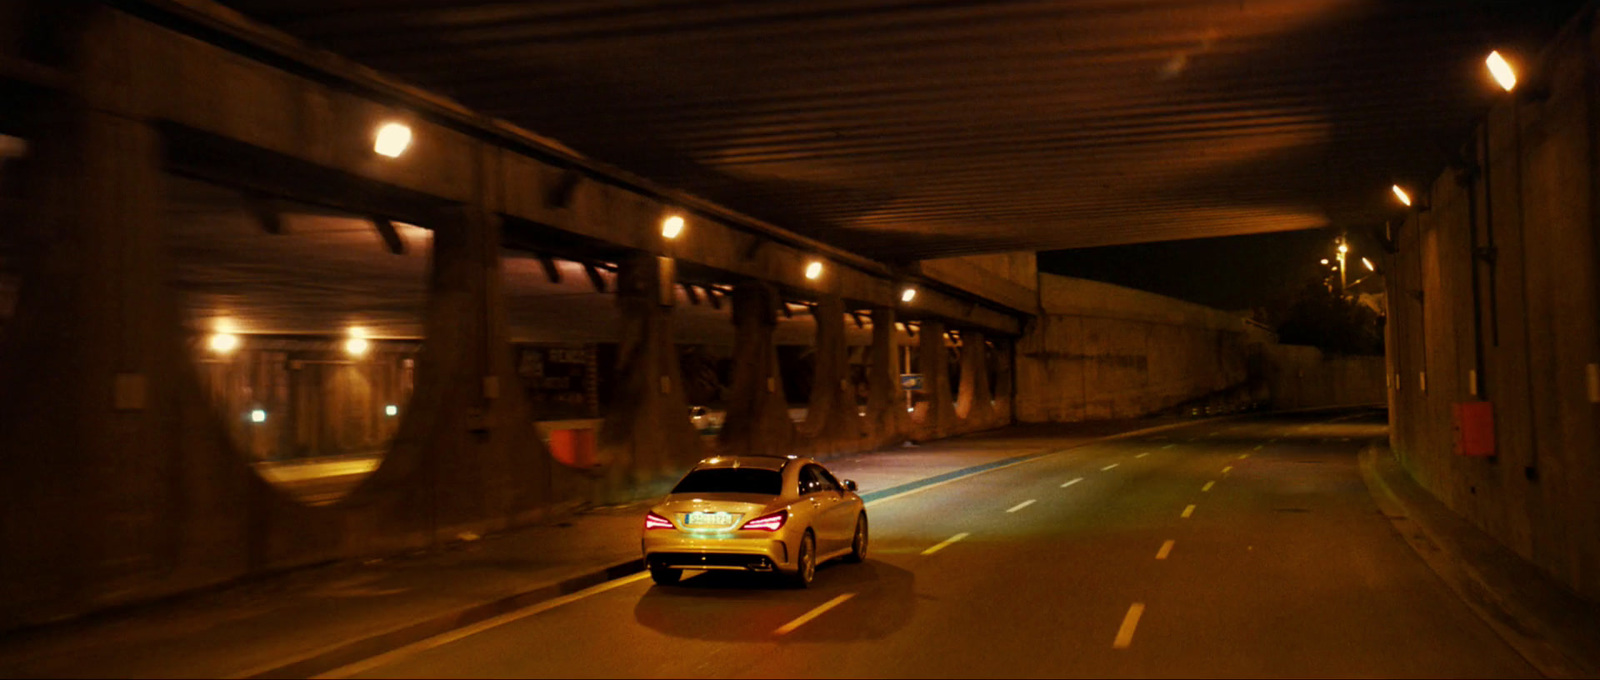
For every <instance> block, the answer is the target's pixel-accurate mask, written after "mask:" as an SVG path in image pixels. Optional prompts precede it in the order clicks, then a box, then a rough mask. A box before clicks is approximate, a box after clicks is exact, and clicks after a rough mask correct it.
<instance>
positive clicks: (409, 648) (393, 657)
mask: <svg viewBox="0 0 1600 680" xmlns="http://www.w3.org/2000/svg"><path fill="white" fill-rule="evenodd" d="M647 578H650V572H648V571H642V572H639V573H637V574H634V575H632V576H624V577H622V578H619V579H615V580H612V581H606V582H605V583H601V584H599V585H594V586H589V587H588V588H584V589H583V590H580V591H578V592H576V593H572V594H570V595H562V596H561V597H558V598H555V599H551V600H545V601H544V602H540V603H539V604H536V605H533V606H532V607H528V608H526V609H519V610H517V611H514V612H508V613H505V614H501V615H499V616H496V617H494V618H491V619H484V620H483V621H479V622H477V623H474V624H472V625H470V626H467V627H465V628H458V629H456V630H453V631H450V632H448V633H443V634H440V635H435V636H433V637H431V638H428V639H426V640H418V641H416V642H413V643H411V644H409V645H406V646H404V647H400V648H399V649H393V650H390V651H387V652H384V653H382V654H379V655H377V656H374V657H370V658H366V659H362V660H361V661H357V662H355V663H353V664H350V665H348V666H341V667H339V668H335V669H333V670H331V671H328V672H326V673H322V674H320V675H314V676H312V677H313V678H348V677H350V676H353V675H359V674H361V673H365V672H367V671H369V670H372V669H374V668H377V667H379V666H383V665H385V664H388V663H391V662H394V661H398V660H400V659H403V658H405V657H408V656H411V655H412V654H416V653H418V652H423V651H427V650H429V649H433V648H435V647H442V646H444V645H447V644H450V643H452V642H455V641H457V640H460V639H462V638H466V637H470V636H473V635H477V634H478V633H482V632H483V631H486V630H489V629H491V628H496V627H499V626H503V625H505V624H508V623H511V622H512V621H516V620H518V619H525V618H527V617H529V616H533V615H535V614H542V613H544V612H547V611H550V610H552V609H555V608H556V607H560V606H561V605H564V604H569V603H572V602H577V601H578V600H581V599H583V598H586V597H589V596H590V595H599V594H600V593H603V592H606V591H607V590H611V589H612V588H620V587H622V586H625V585H628V584H630V583H635V582H638V581H642V580H644V579H647Z"/></svg>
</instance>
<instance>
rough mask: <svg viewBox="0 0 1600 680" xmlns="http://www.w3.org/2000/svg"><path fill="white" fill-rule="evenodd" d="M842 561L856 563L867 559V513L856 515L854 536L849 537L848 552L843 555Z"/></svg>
mask: <svg viewBox="0 0 1600 680" xmlns="http://www.w3.org/2000/svg"><path fill="white" fill-rule="evenodd" d="M844 561H846V562H855V563H858V564H859V563H861V562H865V561H867V513H864V512H863V513H861V515H860V516H858V517H856V533H855V537H854V538H851V539H850V553H849V554H847V555H845V556H844Z"/></svg>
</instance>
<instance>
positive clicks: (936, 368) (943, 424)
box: [917, 319, 956, 439]
mask: <svg viewBox="0 0 1600 680" xmlns="http://www.w3.org/2000/svg"><path fill="white" fill-rule="evenodd" d="M944 331H945V329H944V322H943V321H938V320H934V319H926V320H924V321H923V322H922V329H921V331H920V332H919V334H918V340H919V344H918V345H917V357H918V361H919V362H920V363H921V365H922V385H923V388H924V389H925V390H926V391H927V395H928V401H927V402H926V403H924V404H923V405H922V406H920V407H918V410H917V416H918V423H917V430H918V432H917V434H918V436H919V437H920V438H923V439H939V438H943V437H948V436H950V435H951V433H953V432H954V430H955V427H956V409H955V401H954V400H953V399H952V398H951V396H950V365H949V360H948V358H947V357H946V352H945V346H944Z"/></svg>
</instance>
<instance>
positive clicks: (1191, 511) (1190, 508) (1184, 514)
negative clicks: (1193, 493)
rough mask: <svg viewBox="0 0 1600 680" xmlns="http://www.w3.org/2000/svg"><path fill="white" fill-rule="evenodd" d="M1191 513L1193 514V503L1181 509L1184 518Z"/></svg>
mask: <svg viewBox="0 0 1600 680" xmlns="http://www.w3.org/2000/svg"><path fill="white" fill-rule="evenodd" d="M1193 514H1194V505H1192V504H1191V505H1190V506H1189V507H1187V508H1184V509H1183V517H1184V518H1186V519H1187V518H1188V517H1189V515H1193Z"/></svg>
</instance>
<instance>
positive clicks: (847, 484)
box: [844, 479, 856, 493]
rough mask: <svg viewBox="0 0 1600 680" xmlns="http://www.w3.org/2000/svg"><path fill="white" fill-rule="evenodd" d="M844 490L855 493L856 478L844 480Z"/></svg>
mask: <svg viewBox="0 0 1600 680" xmlns="http://www.w3.org/2000/svg"><path fill="white" fill-rule="evenodd" d="M844 490H845V491H849V492H851V493H854V492H855V490H856V482H855V480H853V479H846V480H844Z"/></svg>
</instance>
